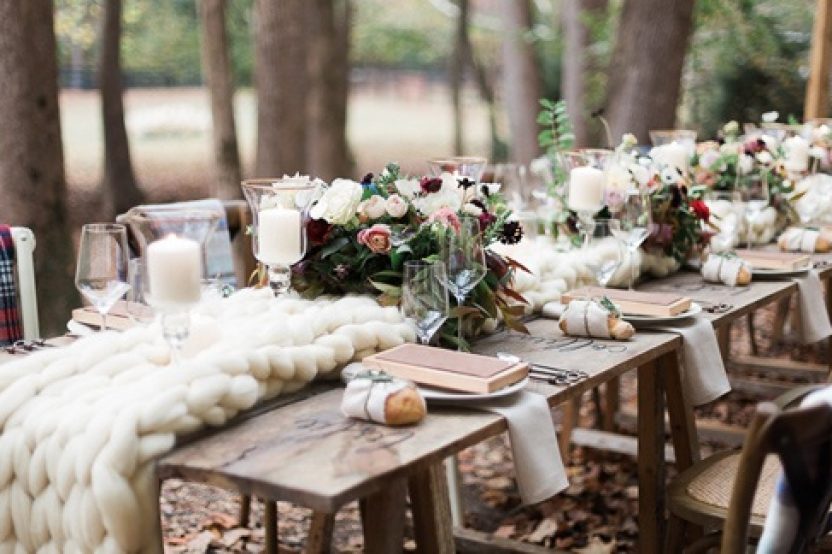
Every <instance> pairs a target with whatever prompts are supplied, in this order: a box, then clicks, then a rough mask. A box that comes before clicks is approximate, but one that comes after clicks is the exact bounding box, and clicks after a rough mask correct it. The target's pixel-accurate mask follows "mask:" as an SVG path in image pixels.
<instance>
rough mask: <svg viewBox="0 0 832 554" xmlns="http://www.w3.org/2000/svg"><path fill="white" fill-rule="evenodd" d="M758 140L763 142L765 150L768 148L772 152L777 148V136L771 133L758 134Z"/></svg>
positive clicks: (778, 143)
mask: <svg viewBox="0 0 832 554" xmlns="http://www.w3.org/2000/svg"><path fill="white" fill-rule="evenodd" d="M760 140H762V141H763V144H765V145H766V150H770V151H772V152H774V151H775V150H777V147H778V146H779V145H780V142H779V141H778V140H777V138H776V137H773V136H771V135H760Z"/></svg>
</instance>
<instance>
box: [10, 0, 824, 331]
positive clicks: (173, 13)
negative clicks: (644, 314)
mask: <svg viewBox="0 0 832 554" xmlns="http://www.w3.org/2000/svg"><path fill="white" fill-rule="evenodd" d="M813 9H814V2H813V1H812V0H790V1H789V2H781V1H778V0H757V1H755V0H233V1H232V0H228V1H225V0H54V2H53V1H52V0H27V1H25V2H24V1H19V0H0V75H2V79H0V221H3V222H7V223H11V224H17V225H26V226H29V227H31V228H32V229H33V230H34V231H35V234H36V236H37V240H38V250H37V253H36V269H37V277H38V292H39V297H40V300H41V302H40V304H41V312H42V314H41V321H42V327H43V328H44V329H45V331H46V332H49V331H50V330H51V331H57V330H58V329H60V328H61V327H62V326H63V322H64V321H65V320H66V316H67V314H68V313H69V310H70V308H72V307H74V306H75V305H77V303H78V298H77V296H76V292H75V291H74V288H73V284H72V278H71V276H72V272H73V270H74V263H75V252H74V238H75V236H76V235H77V230H78V228H79V226H80V224H81V223H84V222H89V221H93V220H101V221H106V220H111V219H112V218H113V217H114V216H115V215H116V214H117V213H120V212H123V211H125V210H126V209H128V208H130V207H131V206H133V205H136V204H138V203H140V202H160V201H171V200H176V199H184V198H199V197H205V196H219V197H222V198H228V197H236V196H239V193H240V191H239V181H240V179H241V177H249V176H266V175H279V174H283V173H293V172H295V171H300V172H302V173H312V174H315V175H319V176H320V177H322V178H324V179H331V178H333V177H335V176H350V177H353V178H360V177H361V175H363V174H364V173H367V172H370V171H378V170H379V169H380V168H381V167H383V164H384V163H385V162H387V161H393V160H395V161H398V162H400V163H401V164H402V166H403V167H404V168H405V170H407V171H410V172H413V173H418V172H422V171H424V169H425V164H424V159H425V158H427V157H429V156H434V155H443V154H448V153H466V154H483V155H486V156H488V157H489V158H490V159H491V160H493V161H505V160H510V161H515V162H519V163H526V162H528V161H529V160H530V159H532V158H533V157H534V156H536V155H537V154H538V152H539V151H538V148H537V133H538V128H537V124H536V123H535V116H536V114H537V111H538V103H537V100H538V99H539V98H541V97H548V98H565V99H566V100H567V101H568V104H569V107H570V111H571V115H572V118H573V122H574V126H575V131H576V137H577V143H578V144H579V145H603V144H605V143H606V140H607V139H606V138H605V133H604V130H603V127H602V126H601V124H600V122H599V120H598V118H597V117H593V114H596V115H597V114H598V113H603V114H604V116H605V117H606V118H607V120H608V121H609V123H610V126H611V134H612V136H613V137H614V139H616V140H617V139H618V138H619V137H620V135H621V134H622V133H623V132H626V131H630V132H634V133H635V134H636V135H637V136H638V137H639V139H640V140H641V141H642V142H647V131H648V130H649V129H656V128H667V127H672V126H674V125H677V126H683V127H690V128H694V129H697V130H698V131H699V132H700V136H701V137H705V136H711V135H713V134H714V132H715V131H716V129H717V128H718V127H719V125H720V124H721V123H722V122H724V121H727V120H730V119H736V120H738V121H741V122H742V121H757V120H759V116H760V114H761V113H762V112H765V111H769V110H777V111H779V112H780V114H781V115H782V116H783V117H784V118H785V117H787V116H789V115H794V116H798V117H799V115H800V114H801V113H802V112H803V109H802V104H803V91H804V88H805V85H806V78H807V73H808V68H807V67H808V49H809V41H810V34H811V27H812V14H813Z"/></svg>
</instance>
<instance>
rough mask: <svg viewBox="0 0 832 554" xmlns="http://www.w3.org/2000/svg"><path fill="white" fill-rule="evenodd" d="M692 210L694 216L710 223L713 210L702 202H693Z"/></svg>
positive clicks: (691, 204)
mask: <svg viewBox="0 0 832 554" xmlns="http://www.w3.org/2000/svg"><path fill="white" fill-rule="evenodd" d="M690 209H691V210H693V213H694V215H696V217H698V218H699V219H701V220H703V221H708V219H710V217H711V209H710V208H709V207H708V205H707V204H705V202H703V201H702V200H692V201H691V203H690Z"/></svg>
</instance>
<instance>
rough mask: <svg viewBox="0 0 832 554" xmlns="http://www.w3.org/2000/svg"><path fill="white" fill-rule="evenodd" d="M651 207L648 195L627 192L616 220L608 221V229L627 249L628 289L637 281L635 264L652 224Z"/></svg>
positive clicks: (631, 191)
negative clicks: (628, 264) (628, 267)
mask: <svg viewBox="0 0 832 554" xmlns="http://www.w3.org/2000/svg"><path fill="white" fill-rule="evenodd" d="M652 214H653V205H652V201H651V199H650V195H649V194H647V193H644V192H641V191H638V190H635V189H633V190H630V191H627V194H626V195H625V196H624V200H623V203H622V206H621V211H620V212H619V213H618V218H617V219H613V220H611V221H610V228H611V229H612V232H613V234H614V235H615V236H617V237H618V238H619V240H620V241H621V242H622V244H624V246H625V248H626V249H627V253H628V258H629V263H630V283H629V286H628V288H629V289H630V290H633V289H634V288H635V283H636V280H637V279H638V266H637V264H636V260H637V257H638V256H637V254H638V249H639V248H640V247H641V245H642V244H643V243H644V241H645V240H647V237H648V236H649V234H650V227H651V225H652V223H653V217H652Z"/></svg>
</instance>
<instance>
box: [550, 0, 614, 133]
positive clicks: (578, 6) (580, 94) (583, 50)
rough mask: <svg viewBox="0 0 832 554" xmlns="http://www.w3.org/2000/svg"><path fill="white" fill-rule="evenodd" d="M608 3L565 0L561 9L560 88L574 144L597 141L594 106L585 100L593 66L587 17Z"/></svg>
mask: <svg viewBox="0 0 832 554" xmlns="http://www.w3.org/2000/svg"><path fill="white" fill-rule="evenodd" d="M607 4H608V0H568V1H567V2H564V3H563V8H562V9H563V11H562V12H561V17H562V21H563V31H564V33H563V34H564V43H565V48H564V52H563V74H562V79H561V91H562V94H563V98H564V100H566V105H567V108H568V109H569V118H570V119H571V120H572V128H573V130H574V132H575V145H576V146H588V145H590V144H593V143H594V142H596V141H595V140H593V137H592V136H591V135H592V133H591V130H590V125H589V121H590V117H589V116H590V113H591V112H592V111H593V110H594V109H596V108H597V106H589V105H588V104H587V96H588V94H589V84H588V82H587V80H588V76H589V72H590V71H591V70H592V69H593V67H592V64H591V57H590V53H589V46H590V45H591V41H592V37H591V29H590V28H589V26H588V25H587V20H588V19H590V18H593V17H595V16H597V15H598V14H599V13H602V12H603V11H604V10H605V9H606V8H607Z"/></svg>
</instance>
